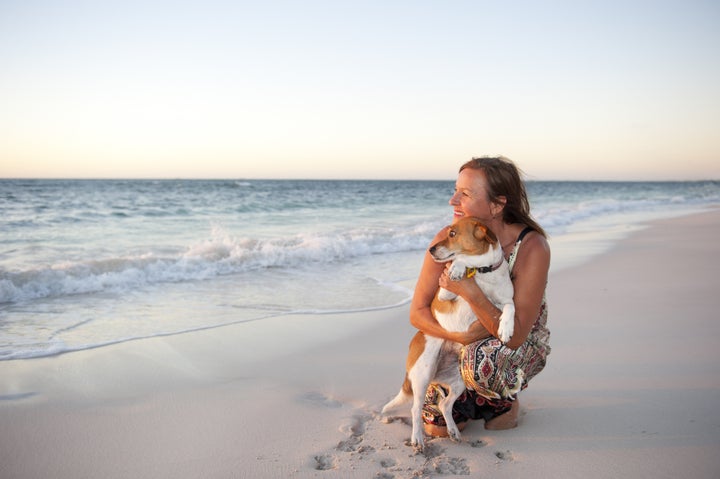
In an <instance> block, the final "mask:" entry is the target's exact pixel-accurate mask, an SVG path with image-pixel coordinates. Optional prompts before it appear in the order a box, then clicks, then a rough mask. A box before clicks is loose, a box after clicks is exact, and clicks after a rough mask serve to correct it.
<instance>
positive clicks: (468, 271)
mask: <svg viewBox="0 0 720 479" xmlns="http://www.w3.org/2000/svg"><path fill="white" fill-rule="evenodd" d="M503 261H505V258H500V261H498V262H497V264H495V265H493V266H480V267H479V268H466V269H465V277H466V278H472V277H473V276H475V275H476V274H477V273H480V274H483V273H491V272H493V271H495V270H496V269H498V268H499V267H500V266H502V264H503Z"/></svg>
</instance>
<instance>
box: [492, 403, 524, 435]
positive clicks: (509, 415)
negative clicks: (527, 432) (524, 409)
mask: <svg viewBox="0 0 720 479" xmlns="http://www.w3.org/2000/svg"><path fill="white" fill-rule="evenodd" d="M518 416H520V402H519V401H518V400H517V399H516V400H514V401H513V403H512V407H511V408H510V410H509V411H508V412H506V413H503V414H500V415H499V416H496V417H494V418H492V419H490V420H489V421H485V429H488V430H490V431H502V430H503V429H512V428H514V427H517V425H518Z"/></svg>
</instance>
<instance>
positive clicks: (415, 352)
mask: <svg viewBox="0 0 720 479" xmlns="http://www.w3.org/2000/svg"><path fill="white" fill-rule="evenodd" d="M429 252H430V255H431V256H432V257H433V259H434V260H435V261H437V262H439V263H444V262H447V261H452V265H451V266H450V270H449V276H450V279H451V280H454V281H458V280H460V279H462V278H463V277H464V276H466V275H467V276H469V277H470V276H472V277H474V278H475V281H476V282H477V284H478V285H479V286H480V288H481V289H482V291H483V293H485V295H486V296H487V298H488V299H489V300H490V301H491V302H492V303H493V304H494V305H495V306H497V307H498V308H500V309H501V310H502V315H501V316H500V326H499V328H498V337H499V339H500V340H501V341H503V342H507V341H508V340H509V339H510V337H511V336H512V334H513V329H514V322H515V319H514V318H515V305H514V303H513V285H512V282H511V281H510V269H509V267H508V264H507V261H505V257H504V256H503V252H502V247H501V246H500V244H499V242H498V239H497V237H496V236H495V234H494V233H493V232H492V231H490V230H489V229H488V228H487V226H485V225H484V224H483V223H482V222H481V221H480V220H478V219H477V218H471V217H466V218H462V219H460V220H459V221H458V222H457V223H455V224H453V225H452V226H451V227H450V228H449V229H448V233H447V237H446V238H445V239H443V240H441V241H439V242H438V243H436V244H434V245H433V246H431V247H430V250H429ZM431 310H432V313H433V316H434V317H435V319H436V320H437V322H438V323H440V325H441V326H442V327H443V328H445V329H446V330H447V331H456V332H461V331H467V330H468V328H469V327H470V324H471V323H472V322H474V321H475V320H476V319H477V318H476V317H475V313H473V311H472V309H471V308H470V305H469V304H468V303H467V301H465V300H464V299H462V298H460V297H456V296H455V295H454V294H453V293H451V292H450V291H448V290H446V289H443V288H440V289H438V292H437V293H436V295H435V298H434V299H433V302H432V305H431ZM461 347H462V345H461V344H459V343H455V342H452V341H446V340H443V339H440V338H436V337H434V336H429V335H425V334H423V333H422V332H421V331H418V332H417V334H415V337H414V338H413V339H412V341H411V342H410V352H409V354H408V358H407V365H406V369H407V374H406V376H405V382H404V383H403V386H402V388H401V389H400V392H399V393H398V394H397V396H395V398H394V399H392V400H391V401H390V402H388V403H387V404H386V405H385V406H384V407H383V409H382V414H386V413H387V412H388V411H390V410H392V409H393V408H395V407H396V406H399V405H401V404H403V403H405V402H407V401H408V400H409V399H410V398H411V397H412V400H413V404H412V408H411V415H412V437H411V444H412V446H413V447H415V449H418V450H421V451H422V450H423V449H424V443H425V438H424V433H423V425H422V408H423V404H424V402H425V393H426V391H427V388H428V386H429V385H430V383H438V384H441V385H442V386H444V387H445V388H446V389H447V391H448V393H447V396H446V397H444V398H442V399H441V400H440V402H439V404H438V406H439V407H440V410H441V411H442V413H443V416H444V418H445V422H446V423H447V430H448V435H449V436H450V438H451V439H452V440H453V441H459V440H460V430H459V429H458V427H457V425H456V424H455V421H454V420H453V417H452V406H453V404H454V403H455V400H456V399H457V398H458V397H460V395H461V394H462V393H463V391H464V390H465V383H464V382H463V379H462V376H461V375H460V370H459V368H458V354H459V352H460V349H461Z"/></svg>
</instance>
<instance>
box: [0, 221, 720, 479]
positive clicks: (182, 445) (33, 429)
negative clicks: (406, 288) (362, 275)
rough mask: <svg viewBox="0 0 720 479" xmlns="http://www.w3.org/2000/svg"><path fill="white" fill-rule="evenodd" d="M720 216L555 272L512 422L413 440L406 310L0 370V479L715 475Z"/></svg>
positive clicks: (208, 335) (632, 241) (5, 365)
mask: <svg viewBox="0 0 720 479" xmlns="http://www.w3.org/2000/svg"><path fill="white" fill-rule="evenodd" d="M719 235H720V210H715V211H711V212H706V213H700V214H694V215H691V216H684V217H678V218H674V219H667V220H660V221H655V222H653V223H651V224H650V225H649V226H648V227H647V228H643V229H641V230H639V231H636V232H634V233H633V234H631V235H630V236H629V237H628V238H625V239H623V240H621V241H620V242H619V243H618V244H617V245H616V246H615V247H613V249H612V250H611V251H609V252H608V253H606V254H603V255H601V256H597V257H595V258H593V259H591V260H590V261H589V262H587V263H585V264H582V265H579V266H576V267H573V268H568V269H563V270H560V271H558V272H554V273H552V274H551V277H550V284H549V289H548V304H549V319H548V324H549V327H550V329H551V331H552V338H551V344H552V347H553V351H552V354H551V356H550V358H549V361H548V365H547V367H546V369H545V370H544V371H543V372H542V373H540V374H539V375H538V376H537V377H536V378H535V379H533V381H532V382H531V383H530V386H529V387H528V389H527V390H525V391H524V392H522V393H521V395H520V404H521V417H520V425H519V427H518V428H517V429H513V430H509V431H486V430H485V429H484V428H483V424H482V422H475V423H471V424H470V425H469V426H468V427H467V428H466V429H465V431H464V432H463V440H462V442H461V443H453V442H451V441H450V440H448V439H432V440H431V441H429V444H430V447H429V452H428V453H427V454H425V455H421V454H415V453H414V452H413V450H412V448H411V447H409V446H408V445H406V441H407V439H408V438H409V435H410V426H409V425H408V424H407V422H406V421H395V422H392V423H390V424H385V423H383V422H382V421H381V420H380V418H379V416H378V411H379V409H380V408H381V407H382V405H383V404H384V403H385V402H386V401H387V400H388V399H389V398H390V397H392V396H393V395H394V394H395V393H396V392H397V389H398V388H399V386H400V384H401V381H402V378H403V375H404V369H403V368H404V363H405V354H406V350H407V344H408V342H409V340H410V338H411V336H412V334H413V329H412V327H411V326H410V325H409V323H408V319H407V306H405V307H401V308H396V309H391V310H385V311H380V312H370V313H351V314H338V315H306V316H300V315H298V316H290V317H283V318H277V319H269V320H263V321H257V322H255V323H245V324H239V325H234V326H228V327H223V328H218V329H211V330H206V331H200V332H194V333H189V334H183V335H177V336H168V337H162V338H153V339H148V340H141V341H134V342H128V343H124V344H119V345H115V346H109V347H104V348H99V349H95V350H90V351H82V352H76V353H69V354H64V355H60V356H56V357H49V358H41V359H31V360H14V361H4V362H0V431H2V432H1V433H0V478H3V479H25V478H41V477H43V478H44V477H48V478H49V477H52V478H58V479H64V478H68V479H69V478H73V479H76V478H107V479H110V478H173V479H183V478H244V477H247V478H275V477H291V478H375V477H377V478H412V477H445V476H451V475H467V476H469V477H495V478H519V477H520V478H521V477H533V478H536V479H543V478H565V477H579V476H580V475H582V476H587V477H590V478H617V477H633V478H646V477H647V478H660V477H668V478H670V477H673V478H674V477H682V478H684V479H690V478H717V477H720V454H719V452H720V414H719V413H718V409H719V408H720V348H719V347H718V344H719V343H718V341H719V340H720V321H718V320H717V319H716V318H715V315H716V314H717V312H718V311H720V291H719V286H720V282H719V281H718V279H717V275H718V272H719V271H720V259H719V258H718V255H719V254H720V247H718V239H717V238H718V236H719Z"/></svg>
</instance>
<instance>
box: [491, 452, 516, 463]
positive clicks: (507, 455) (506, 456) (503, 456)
mask: <svg viewBox="0 0 720 479" xmlns="http://www.w3.org/2000/svg"><path fill="white" fill-rule="evenodd" d="M495 457H497V458H498V459H500V460H502V461H512V460H514V459H515V457H514V456H513V453H512V452H510V451H497V452H495Z"/></svg>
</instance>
